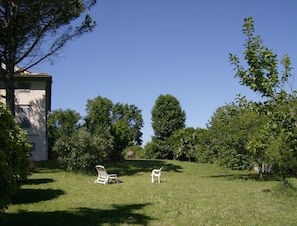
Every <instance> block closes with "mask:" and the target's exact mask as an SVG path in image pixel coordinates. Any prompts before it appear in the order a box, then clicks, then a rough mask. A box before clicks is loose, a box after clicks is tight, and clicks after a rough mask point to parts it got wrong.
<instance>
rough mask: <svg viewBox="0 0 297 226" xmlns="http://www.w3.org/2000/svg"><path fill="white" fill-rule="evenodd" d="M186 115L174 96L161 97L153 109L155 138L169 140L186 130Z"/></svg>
mask: <svg viewBox="0 0 297 226" xmlns="http://www.w3.org/2000/svg"><path fill="white" fill-rule="evenodd" d="M185 121H186V113H185V111H184V110H182V109H181V106H180V103H179V101H178V100H177V99H176V98H175V97H174V96H172V95H170V94H167V95H160V96H159V97H158V98H157V100H156V102H155V105H154V107H153V109H152V127H153V129H154V133H155V137H156V138H157V139H161V140H165V141H166V140H167V139H168V138H169V137H170V136H171V135H172V134H173V133H174V132H175V131H177V130H179V129H184V128H185Z"/></svg>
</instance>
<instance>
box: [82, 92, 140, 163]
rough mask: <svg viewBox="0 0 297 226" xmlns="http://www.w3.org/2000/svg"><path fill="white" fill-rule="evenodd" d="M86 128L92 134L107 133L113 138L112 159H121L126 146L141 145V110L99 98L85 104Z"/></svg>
mask: <svg viewBox="0 0 297 226" xmlns="http://www.w3.org/2000/svg"><path fill="white" fill-rule="evenodd" d="M86 110H87V116H86V117H85V122H86V127H87V128H88V130H89V131H90V132H92V133H96V134H100V133H104V132H106V131H108V132H109V133H110V134H111V135H112V136H113V141H114V153H113V154H112V156H111V157H112V158H113V159H114V160H118V159H119V158H122V156H121V152H122V151H123V150H124V149H125V148H126V147H128V146H132V145H141V143H142V140H141V136H142V133H141V128H142V126H143V119H142V115H141V110H139V109H138V108H137V107H136V106H134V105H128V104H120V103H116V104H113V103H112V101H111V100H109V99H108V98H102V97H100V96H98V97H96V98H95V99H93V100H88V102H87V108H86Z"/></svg>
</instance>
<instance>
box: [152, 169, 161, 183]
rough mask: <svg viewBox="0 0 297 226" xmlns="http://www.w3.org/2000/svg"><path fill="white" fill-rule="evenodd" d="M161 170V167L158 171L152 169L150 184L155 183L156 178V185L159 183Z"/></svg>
mask: <svg viewBox="0 0 297 226" xmlns="http://www.w3.org/2000/svg"><path fill="white" fill-rule="evenodd" d="M162 168H163V167H161V168H160V169H153V170H152V183H154V182H155V177H158V183H160V182H161V171H162Z"/></svg>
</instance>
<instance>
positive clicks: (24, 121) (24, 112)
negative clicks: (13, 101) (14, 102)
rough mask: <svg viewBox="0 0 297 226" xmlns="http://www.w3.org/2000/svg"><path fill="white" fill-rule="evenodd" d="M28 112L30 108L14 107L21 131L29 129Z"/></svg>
mask: <svg viewBox="0 0 297 226" xmlns="http://www.w3.org/2000/svg"><path fill="white" fill-rule="evenodd" d="M30 112H31V107H30V106H20V105H18V106H16V120H17V123H18V124H19V125H20V127H21V128H23V129H25V128H30V127H31V123H30Z"/></svg>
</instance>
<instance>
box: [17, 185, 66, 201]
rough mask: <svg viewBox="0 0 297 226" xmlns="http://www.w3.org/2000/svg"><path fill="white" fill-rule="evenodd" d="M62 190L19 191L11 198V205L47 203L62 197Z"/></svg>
mask: <svg viewBox="0 0 297 226" xmlns="http://www.w3.org/2000/svg"><path fill="white" fill-rule="evenodd" d="M63 194H64V192H63V191H62V190H53V189H20V190H19V191H18V192H17V193H16V194H15V195H14V197H13V198H12V204H28V203H36V202H41V201H47V200H51V199H55V198H58V197H59V196H60V195H63Z"/></svg>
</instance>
